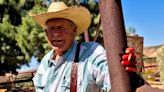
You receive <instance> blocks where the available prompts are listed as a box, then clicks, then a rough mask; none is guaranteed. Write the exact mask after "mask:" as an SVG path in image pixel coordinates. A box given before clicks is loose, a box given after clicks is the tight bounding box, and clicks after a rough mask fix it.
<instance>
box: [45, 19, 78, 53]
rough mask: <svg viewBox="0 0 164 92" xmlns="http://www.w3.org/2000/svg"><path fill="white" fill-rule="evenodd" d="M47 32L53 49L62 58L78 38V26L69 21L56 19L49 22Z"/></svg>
mask: <svg viewBox="0 0 164 92" xmlns="http://www.w3.org/2000/svg"><path fill="white" fill-rule="evenodd" d="M45 32H46V34H47V38H48V42H49V44H50V45H51V47H52V48H53V49H54V50H55V52H56V54H57V55H60V56H61V55H63V54H64V53H65V52H66V51H67V50H68V49H69V48H70V47H71V45H72V43H73V41H74V39H75V36H76V26H75V25H74V23H73V22H71V21H69V20H67V19H62V18H55V19H51V20H48V21H47V25H46V29H45Z"/></svg>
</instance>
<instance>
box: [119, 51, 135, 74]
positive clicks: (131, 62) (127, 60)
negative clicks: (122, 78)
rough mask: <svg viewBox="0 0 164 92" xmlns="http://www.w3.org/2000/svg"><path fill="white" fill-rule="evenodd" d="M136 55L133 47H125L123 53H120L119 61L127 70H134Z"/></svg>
mask: <svg viewBox="0 0 164 92" xmlns="http://www.w3.org/2000/svg"><path fill="white" fill-rule="evenodd" d="M135 59H136V56H135V55H134V49H133V48H126V50H125V54H123V55H122V60H121V63H122V65H123V66H124V67H125V70H126V71H128V72H136V71H137V69H136V63H137V62H136V60H135Z"/></svg>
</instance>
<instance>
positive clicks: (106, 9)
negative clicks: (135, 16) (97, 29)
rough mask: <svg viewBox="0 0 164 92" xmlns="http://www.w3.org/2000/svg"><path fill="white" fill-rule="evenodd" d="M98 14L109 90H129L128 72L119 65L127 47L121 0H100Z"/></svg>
mask: <svg viewBox="0 0 164 92" xmlns="http://www.w3.org/2000/svg"><path fill="white" fill-rule="evenodd" d="M100 15H101V23H102V27H103V37H104V44H105V48H106V51H107V57H108V66H109V73H110V80H111V86H112V89H111V92H130V85H129V84H130V83H129V78H128V74H127V72H126V71H125V69H124V67H123V66H122V65H121V63H120V61H121V54H123V53H124V50H125V48H126V47H127V40H126V33H125V28H124V21H123V14H122V8H121V0H100Z"/></svg>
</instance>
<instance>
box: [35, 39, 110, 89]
mask: <svg viewBox="0 0 164 92" xmlns="http://www.w3.org/2000/svg"><path fill="white" fill-rule="evenodd" d="M76 46H77V42H76V41H74V42H73V45H72V47H71V48H70V49H69V50H68V51H67V52H66V53H65V54H64V55H63V56H62V57H61V58H60V59H59V60H58V61H57V63H55V62H56V61H54V60H53V59H52V56H53V52H54V50H52V51H50V52H49V53H47V54H46V55H45V56H44V57H43V59H42V61H41V64H40V66H39V67H38V70H37V72H36V74H35V76H34V78H33V82H34V86H35V89H36V92H70V76H71V65H72V62H73V61H74V57H75V53H76ZM110 89H111V85H110V80H109V73H108V64H107V57H106V51H105V50H104V48H103V47H102V46H101V45H99V44H98V43H96V42H83V43H81V45H80V56H79V63H78V79H77V91H78V92H91V91H92V90H97V92H99V90H104V91H109V90H110ZM93 92H96V91H93Z"/></svg>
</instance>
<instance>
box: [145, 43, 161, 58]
mask: <svg viewBox="0 0 164 92" xmlns="http://www.w3.org/2000/svg"><path fill="white" fill-rule="evenodd" d="M162 46H164V44H162V45H157V46H149V47H144V49H143V54H144V58H151V57H156V56H157V49H159V48H161V47H162Z"/></svg>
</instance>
